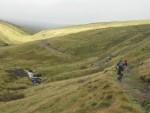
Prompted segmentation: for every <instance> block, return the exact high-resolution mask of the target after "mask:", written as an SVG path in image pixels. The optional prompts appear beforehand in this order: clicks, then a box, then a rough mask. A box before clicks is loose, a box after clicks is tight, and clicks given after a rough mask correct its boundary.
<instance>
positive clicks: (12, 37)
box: [0, 21, 29, 44]
mask: <svg viewBox="0 0 150 113" xmlns="http://www.w3.org/2000/svg"><path fill="white" fill-rule="evenodd" d="M28 35H29V34H28V33H26V32H24V31H23V30H21V29H20V28H19V27H17V26H15V25H12V24H10V23H7V22H4V21H0V44H18V43H21V42H26V41H29V39H28V38H27V36H28Z"/></svg>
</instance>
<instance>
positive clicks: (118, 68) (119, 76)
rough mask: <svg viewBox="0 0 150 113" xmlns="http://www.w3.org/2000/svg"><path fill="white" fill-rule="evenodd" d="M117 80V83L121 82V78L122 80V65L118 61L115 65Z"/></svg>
mask: <svg viewBox="0 0 150 113" xmlns="http://www.w3.org/2000/svg"><path fill="white" fill-rule="evenodd" d="M116 68H117V75H118V77H117V79H118V80H119V81H122V78H123V71H124V63H123V62H122V60H121V61H119V63H117V67H116Z"/></svg>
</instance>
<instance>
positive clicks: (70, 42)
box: [0, 25, 150, 113]
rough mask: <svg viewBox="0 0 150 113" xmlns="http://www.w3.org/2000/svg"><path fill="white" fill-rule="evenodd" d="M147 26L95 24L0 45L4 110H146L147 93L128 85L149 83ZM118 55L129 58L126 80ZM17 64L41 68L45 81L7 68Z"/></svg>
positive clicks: (0, 108)
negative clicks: (37, 82) (120, 76)
mask: <svg viewBox="0 0 150 113" xmlns="http://www.w3.org/2000/svg"><path fill="white" fill-rule="evenodd" d="M149 29H150V25H137V26H128V27H116V28H113V27H111V28H103V29H95V30H88V31H84V32H80V33H76V34H70V35H67V36H61V37H55V38H51V39H47V40H42V41H35V42H30V43H25V44H22V45H18V46H12V47H5V48H0V51H1V52H0V60H1V64H0V77H1V80H0V84H1V85H0V86H1V87H0V90H1V92H0V100H1V102H0V113H10V112H13V113H20V112H21V113H110V112H111V113H144V108H145V110H146V111H147V113H148V112H149V103H150V102H149V97H144V98H142V99H143V100H141V99H138V97H139V96H138V95H136V94H135V95H134V94H133V93H132V91H130V90H129V89H130V88H131V90H133V89H136V90H137V91H138V92H140V91H141V88H146V87H149V79H150V71H149V69H148V67H149V64H148V62H149V60H150V53H149V52H150V31H149ZM68 32H70V31H68ZM44 38H49V36H48V37H44ZM120 59H128V61H129V72H127V73H126V79H125V80H124V81H123V83H118V82H117V80H116V72H115V67H114V66H115V64H116V63H117V62H118V60H120ZM13 68H23V69H24V68H31V69H33V70H34V71H36V72H39V73H42V78H43V79H44V81H43V84H42V85H39V86H36V87H32V85H31V82H30V81H29V80H28V79H27V78H21V77H14V76H11V75H8V73H7V72H5V70H7V69H13ZM143 68H144V69H143ZM139 69H140V70H139ZM141 76H142V78H143V76H144V79H143V80H144V81H145V83H144V82H142V81H141V79H140V78H141ZM129 80H130V81H131V82H130V81H129ZM133 81H135V82H136V83H137V84H133ZM140 83H141V84H145V85H146V86H145V85H144V86H141V85H140ZM137 86H138V87H137ZM147 91H149V89H148V90H147ZM20 98H21V99H20ZM16 99H19V100H16ZM11 100H13V101H11ZM4 101H6V102H4ZM145 103H146V104H145ZM140 104H141V105H143V104H144V105H143V106H141V105H140ZM8 107H9V109H8ZM142 107H143V108H142Z"/></svg>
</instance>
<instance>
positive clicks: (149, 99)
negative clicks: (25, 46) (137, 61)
mask: <svg viewBox="0 0 150 113" xmlns="http://www.w3.org/2000/svg"><path fill="white" fill-rule="evenodd" d="M120 84H121V87H123V89H124V90H125V91H126V92H127V93H128V94H130V95H131V96H132V97H134V99H136V100H137V101H138V102H139V103H140V105H141V107H142V108H143V109H145V112H146V113H149V108H148V109H147V108H145V107H146V106H144V105H143V104H144V103H145V102H146V103H150V84H148V83H144V82H142V81H140V80H133V79H129V78H125V80H124V81H123V82H122V83H120ZM147 110H148V111H147Z"/></svg>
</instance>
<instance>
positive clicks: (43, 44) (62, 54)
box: [39, 40, 72, 59]
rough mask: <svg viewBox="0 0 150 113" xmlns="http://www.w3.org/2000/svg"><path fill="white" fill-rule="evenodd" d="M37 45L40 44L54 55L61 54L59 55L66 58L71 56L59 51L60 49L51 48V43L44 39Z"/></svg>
mask: <svg viewBox="0 0 150 113" xmlns="http://www.w3.org/2000/svg"><path fill="white" fill-rule="evenodd" d="M39 46H41V47H43V48H45V49H47V50H48V51H49V52H50V53H51V54H55V55H57V56H61V57H64V58H68V59H71V58H72V56H71V55H68V54H65V53H63V52H61V51H59V50H57V49H55V48H53V47H52V46H51V44H50V43H48V42H47V41H45V40H42V41H41V42H40V43H39Z"/></svg>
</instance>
